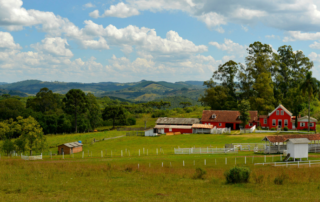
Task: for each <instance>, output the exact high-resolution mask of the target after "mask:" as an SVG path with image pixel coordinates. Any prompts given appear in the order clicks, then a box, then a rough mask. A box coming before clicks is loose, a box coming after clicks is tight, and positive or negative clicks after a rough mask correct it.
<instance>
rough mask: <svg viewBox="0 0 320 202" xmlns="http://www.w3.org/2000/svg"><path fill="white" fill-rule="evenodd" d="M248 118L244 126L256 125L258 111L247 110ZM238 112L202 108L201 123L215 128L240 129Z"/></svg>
mask: <svg viewBox="0 0 320 202" xmlns="http://www.w3.org/2000/svg"><path fill="white" fill-rule="evenodd" d="M249 114H250V120H249V124H248V125H246V127H245V128H251V127H252V126H257V125H258V122H259V119H258V112H257V111H249ZM241 122H242V121H241V120H240V112H239V111H231V110H204V111H203V112H202V118H201V123H202V124H208V125H213V126H216V127H217V128H231V129H232V130H239V129H240V124H241Z"/></svg>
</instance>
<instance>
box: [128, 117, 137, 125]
mask: <svg viewBox="0 0 320 202" xmlns="http://www.w3.org/2000/svg"><path fill="white" fill-rule="evenodd" d="M136 122H137V121H136V119H135V118H134V117H130V118H128V125H129V126H133V125H136Z"/></svg>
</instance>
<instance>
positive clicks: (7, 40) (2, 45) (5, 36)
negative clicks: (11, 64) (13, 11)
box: [0, 31, 21, 49]
mask: <svg viewBox="0 0 320 202" xmlns="http://www.w3.org/2000/svg"><path fill="white" fill-rule="evenodd" d="M0 49H21V46H20V45H19V44H16V43H15V42H14V39H13V37H12V35H11V34H10V33H9V32H1V31H0Z"/></svg>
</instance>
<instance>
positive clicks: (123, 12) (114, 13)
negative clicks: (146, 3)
mask: <svg viewBox="0 0 320 202" xmlns="http://www.w3.org/2000/svg"><path fill="white" fill-rule="evenodd" d="M139 14H140V12H139V11H138V10H137V9H136V8H132V7H129V6H128V5H127V4H124V3H123V2H120V3H118V4H117V5H111V6H110V8H109V10H105V11H104V13H103V14H102V15H101V16H99V11H98V10H95V11H93V12H91V13H90V14H89V15H90V16H91V17H93V18H98V17H101V18H103V17H117V18H127V17H131V16H134V15H139Z"/></svg>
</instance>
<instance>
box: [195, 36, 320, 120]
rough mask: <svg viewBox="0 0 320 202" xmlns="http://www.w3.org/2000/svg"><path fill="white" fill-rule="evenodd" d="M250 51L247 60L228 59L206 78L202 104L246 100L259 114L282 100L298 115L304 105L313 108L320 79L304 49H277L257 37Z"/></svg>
mask: <svg viewBox="0 0 320 202" xmlns="http://www.w3.org/2000/svg"><path fill="white" fill-rule="evenodd" d="M247 53H248V55H247V57H245V64H242V63H237V62H235V61H233V60H229V61H228V62H226V63H224V64H221V65H219V67H218V70H216V71H215V72H213V76H212V78H211V79H210V80H208V81H205V82H204V85H205V86H206V87H207V88H206V90H205V93H204V95H202V96H200V98H199V101H200V102H201V103H202V104H203V105H205V106H210V107H211V109H215V110H239V108H240V106H241V105H240V103H241V101H243V100H245V101H248V103H249V104H250V107H249V108H250V110H257V111H258V112H259V114H268V113H269V112H271V111H273V110H274V108H275V107H276V106H278V105H279V104H283V105H284V106H285V107H286V108H287V109H288V110H290V111H291V112H292V113H293V115H294V116H297V117H298V115H299V113H300V112H301V111H302V109H303V107H304V106H305V105H308V104H309V111H310V102H311V101H312V100H313V99H315V98H317V96H318V95H319V93H318V92H319V87H320V82H319V81H318V80H317V79H316V78H313V77H312V73H311V69H312V67H313V66H314V65H313V62H312V61H310V59H309V58H308V57H306V56H305V55H304V53H303V52H302V51H300V50H297V51H293V49H292V47H291V46H287V45H283V46H281V47H279V48H278V50H277V52H274V51H273V49H272V47H271V46H270V45H268V44H263V43H261V42H259V41H257V42H254V43H253V44H250V45H249V47H248V49H247ZM307 75H308V76H307ZM307 80H308V81H307ZM306 83H308V84H306ZM306 94H308V96H306ZM246 107H247V106H246ZM309 114H310V112H309ZM296 123H297V121H296Z"/></svg>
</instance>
